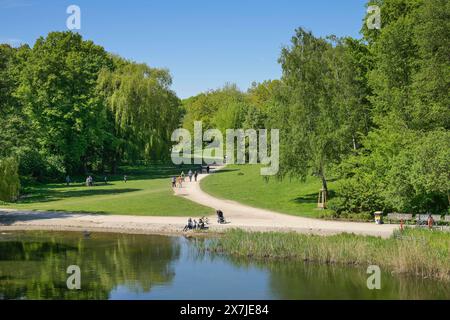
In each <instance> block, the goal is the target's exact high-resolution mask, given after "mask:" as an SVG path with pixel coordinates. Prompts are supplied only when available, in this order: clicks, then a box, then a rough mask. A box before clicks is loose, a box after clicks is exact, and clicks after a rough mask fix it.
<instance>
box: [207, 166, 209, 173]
mask: <svg viewBox="0 0 450 320" xmlns="http://www.w3.org/2000/svg"><path fill="white" fill-rule="evenodd" d="M206 173H209V165H208V166H207V167H206Z"/></svg>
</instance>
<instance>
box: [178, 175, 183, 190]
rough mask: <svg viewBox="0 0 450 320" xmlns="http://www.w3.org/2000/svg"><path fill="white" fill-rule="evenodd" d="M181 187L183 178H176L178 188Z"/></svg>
mask: <svg viewBox="0 0 450 320" xmlns="http://www.w3.org/2000/svg"><path fill="white" fill-rule="evenodd" d="M182 187H183V178H182V177H181V176H179V177H178V188H182Z"/></svg>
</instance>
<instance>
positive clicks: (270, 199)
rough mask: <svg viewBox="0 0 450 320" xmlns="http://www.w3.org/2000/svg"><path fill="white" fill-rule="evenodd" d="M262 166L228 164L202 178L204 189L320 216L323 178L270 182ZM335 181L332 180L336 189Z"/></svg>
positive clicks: (253, 203) (259, 204)
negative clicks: (264, 174) (320, 194)
mask: <svg viewBox="0 0 450 320" xmlns="http://www.w3.org/2000/svg"><path fill="white" fill-rule="evenodd" d="M259 169H260V167H259V166H258V165H228V166H227V167H226V168H225V169H224V171H222V172H218V173H216V174H213V175H211V176H209V177H207V178H205V179H203V180H202V181H201V186H202V189H203V190H204V191H206V192H208V193H210V194H211V195H214V196H216V197H219V198H224V199H231V200H235V201H238V202H241V203H244V204H247V205H250V206H254V207H258V208H265V209H271V210H275V211H278V212H282V213H288V214H291V215H296V216H305V217H318V216H319V214H320V213H321V211H320V210H318V209H317V196H318V192H319V190H320V188H321V183H320V180H319V179H317V178H315V177H309V178H308V179H307V180H306V181H305V182H302V181H299V180H298V179H289V178H285V179H283V180H282V181H280V180H277V179H275V178H273V177H271V178H269V180H268V181H267V182H266V181H265V180H264V179H263V176H261V175H260V172H259ZM333 186H334V183H333V182H330V183H329V186H328V187H329V188H330V190H332V188H333Z"/></svg>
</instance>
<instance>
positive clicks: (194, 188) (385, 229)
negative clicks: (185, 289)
mask: <svg viewBox="0 0 450 320" xmlns="http://www.w3.org/2000/svg"><path fill="white" fill-rule="evenodd" d="M218 169H220V168H218ZM212 174H214V173H212ZM205 176H206V174H201V175H199V181H198V182H188V181H187V182H186V183H184V185H183V188H180V189H179V188H176V189H174V192H175V194H176V195H177V196H180V197H184V198H186V199H188V200H191V201H194V202H197V203H200V204H202V205H205V206H208V207H212V208H214V209H221V210H222V211H223V212H224V214H225V219H226V220H227V222H228V223H227V224H218V223H217V222H216V218H215V216H211V217H209V222H210V224H209V230H208V232H211V233H221V232H224V231H225V230H226V229H229V228H241V229H245V230H248V231H282V232H288V231H294V232H301V233H311V234H320V235H329V234H336V233H341V232H349V233H355V234H363V235H374V236H381V237H389V236H390V235H391V234H392V232H393V230H394V229H396V228H398V226H396V225H387V224H386V225H376V224H374V223H360V222H343V221H326V220H319V219H310V218H303V217H294V216H290V215H286V214H281V213H277V212H273V211H269V210H264V209H258V208H253V207H249V206H246V205H243V204H240V203H237V202H235V201H231V200H225V199H218V198H215V197H213V196H211V195H209V194H207V193H205V192H203V191H202V190H201V189H200V183H199V182H200V180H201V179H203V178H204V177H205ZM193 218H199V217H193ZM186 221H187V218H186V217H150V216H129V215H100V214H84V213H83V214H81V213H67V212H40V211H20V210H12V209H0V231H12V230H54V231H84V230H88V231H93V232H119V233H136V234H162V235H179V234H185V233H183V231H182V229H183V227H184V226H185V225H186ZM189 234H192V232H189Z"/></svg>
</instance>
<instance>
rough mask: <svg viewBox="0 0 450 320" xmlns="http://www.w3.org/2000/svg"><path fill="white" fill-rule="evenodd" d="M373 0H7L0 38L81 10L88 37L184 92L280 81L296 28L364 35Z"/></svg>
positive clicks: (34, 34) (51, 27)
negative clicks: (158, 71) (167, 77)
mask: <svg viewBox="0 0 450 320" xmlns="http://www.w3.org/2000/svg"><path fill="white" fill-rule="evenodd" d="M365 3H366V0H272V1H267V0H239V1H238V0H220V1H217V0H216V1H214V0H209V1H205V0H176V1H175V0H158V1H155V0H147V1H144V0H142V1H138V0H136V1H133V0H129V1H112V0H110V1H106V0H71V1H64V0H53V1H50V0H40V1H37V0H0V42H11V43H18V42H22V43H29V44H33V43H34V41H35V40H36V38H38V37H39V36H45V35H46V34H47V33H48V32H50V31H61V30H67V28H66V19H67V17H68V16H69V15H68V14H67V13H66V8H67V7H68V6H69V5H71V4H75V5H78V6H79V7H80V8H81V30H80V31H79V32H80V33H81V34H82V35H83V37H84V38H85V39H90V40H93V41H94V42H95V43H97V44H99V45H102V46H103V47H105V49H106V50H108V51H110V52H114V53H117V54H119V55H121V56H123V57H125V58H128V59H131V60H134V61H138V62H145V63H147V64H149V65H150V66H152V67H164V68H168V69H169V70H170V72H171V74H172V76H173V86H172V88H173V89H174V90H175V91H176V92H177V94H178V96H179V97H181V98H186V97H189V96H191V95H195V94H198V93H200V92H202V91H205V90H208V89H216V88H218V87H221V86H222V85H223V84H225V83H226V82H230V83H236V84H237V85H238V86H239V87H240V88H241V89H242V90H246V89H247V88H248V87H249V86H250V85H251V83H252V82H253V81H258V82H259V81H263V80H267V79H276V78H279V77H280V75H281V68H280V66H279V64H278V62H277V59H278V57H279V54H280V49H281V48H282V46H284V45H287V44H289V41H290V38H291V36H292V35H293V34H294V29H295V28H297V27H300V26H301V27H304V28H306V29H308V30H311V31H313V33H314V34H315V35H317V36H325V35H329V34H335V35H337V36H352V37H356V38H359V37H360V35H359V30H360V28H361V25H362V19H363V17H364V13H365Z"/></svg>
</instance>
